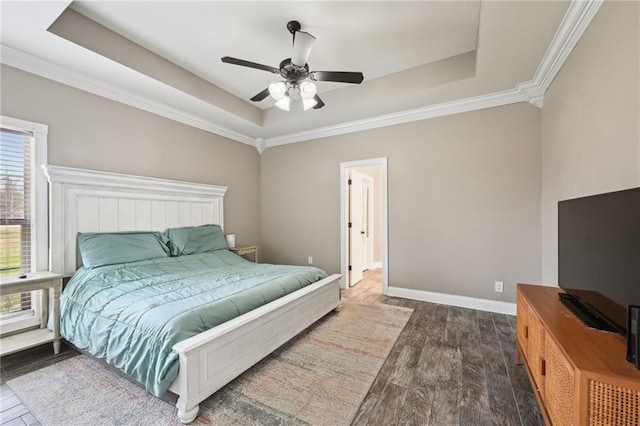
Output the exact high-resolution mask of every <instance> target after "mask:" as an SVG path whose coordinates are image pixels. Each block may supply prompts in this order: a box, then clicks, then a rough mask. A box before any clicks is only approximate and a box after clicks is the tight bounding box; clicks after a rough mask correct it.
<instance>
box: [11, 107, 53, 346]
mask: <svg viewBox="0 0 640 426" xmlns="http://www.w3.org/2000/svg"><path fill="white" fill-rule="evenodd" d="M0 125H1V126H3V127H9V128H14V129H18V130H26V131H29V132H32V133H33V158H34V163H33V176H32V178H33V191H34V198H33V206H32V212H31V220H32V223H33V225H34V228H35V232H32V233H31V272H36V271H46V270H48V269H49V199H48V198H49V196H48V194H49V193H48V183H47V178H46V176H45V174H44V172H43V170H42V166H43V165H46V164H47V158H48V157H47V147H48V143H47V141H48V134H49V126H47V125H45V124H40V123H34V122H31V121H26V120H21V119H18V118H13V117H7V116H5V115H0ZM36 294H39V292H33V293H32V294H31V306H32V308H33V315H28V316H24V315H22V316H16V317H13V318H11V317H9V318H3V319H2V320H0V335H4V334H8V333H13V332H16V331H20V330H23V329H26V328H32V327H36V326H42V324H43V323H45V322H46V311H47V309H46V307H44V306H42V298H40V297H34V296H35V295H36ZM45 325H46V324H45Z"/></svg>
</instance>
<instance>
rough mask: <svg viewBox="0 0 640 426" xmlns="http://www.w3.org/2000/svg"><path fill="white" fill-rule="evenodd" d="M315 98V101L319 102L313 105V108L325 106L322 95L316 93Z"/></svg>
mask: <svg viewBox="0 0 640 426" xmlns="http://www.w3.org/2000/svg"><path fill="white" fill-rule="evenodd" d="M313 99H315V101H316V102H317V104H315V105H314V106H313V109H320V108H322V107H323V106H324V102H322V99H320V96H318V95H315V96H314V97H313Z"/></svg>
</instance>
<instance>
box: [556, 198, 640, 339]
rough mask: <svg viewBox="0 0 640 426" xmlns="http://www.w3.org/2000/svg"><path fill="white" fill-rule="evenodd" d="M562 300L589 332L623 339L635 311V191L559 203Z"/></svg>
mask: <svg viewBox="0 0 640 426" xmlns="http://www.w3.org/2000/svg"><path fill="white" fill-rule="evenodd" d="M558 284H559V285H560V287H561V288H562V289H563V290H564V291H565V292H566V293H567V294H566V295H564V296H563V295H562V294H561V299H562V301H563V303H565V304H566V305H567V306H568V307H569V308H570V309H571V310H572V311H573V312H574V313H575V314H576V315H577V316H578V317H579V318H580V319H581V320H582V321H584V322H585V323H586V324H587V325H588V326H590V327H593V328H597V329H601V330H608V331H613V332H616V333H619V334H622V335H623V336H624V335H626V329H627V306H628V305H640V188H633V189H628V190H624V191H616V192H610V193H606V194H599V195H593V196H590V197H583V198H576V199H572V200H565V201H560V202H559V203H558Z"/></svg>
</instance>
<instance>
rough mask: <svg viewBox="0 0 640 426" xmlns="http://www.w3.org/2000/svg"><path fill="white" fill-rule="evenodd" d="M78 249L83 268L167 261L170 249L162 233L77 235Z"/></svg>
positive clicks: (96, 233) (80, 233) (94, 233)
mask: <svg viewBox="0 0 640 426" xmlns="http://www.w3.org/2000/svg"><path fill="white" fill-rule="evenodd" d="M78 247H79V248H80V256H81V257H82V264H83V265H84V266H85V267H86V268H90V269H92V268H97V267H99V266H105V265H114V264H116V263H130V262H137V261H139V260H148V259H155V258H158V257H167V256H168V253H169V247H168V246H167V238H166V237H165V236H164V234H163V233H162V232H92V233H82V232H79V233H78Z"/></svg>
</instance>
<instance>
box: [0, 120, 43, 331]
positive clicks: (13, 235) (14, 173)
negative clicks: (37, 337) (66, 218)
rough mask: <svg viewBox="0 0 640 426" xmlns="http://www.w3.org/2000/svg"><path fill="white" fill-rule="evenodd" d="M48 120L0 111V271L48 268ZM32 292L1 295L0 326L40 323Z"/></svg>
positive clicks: (6, 328) (11, 327)
mask: <svg viewBox="0 0 640 426" xmlns="http://www.w3.org/2000/svg"><path fill="white" fill-rule="evenodd" d="M46 138H47V126H44V125H41V124H36V123H30V122H26V121H23V120H17V119H13V118H10V117H4V116H1V117H0V277H2V276H11V275H20V274H22V273H29V272H33V271H37V270H47V269H48V259H47V251H48V244H47V241H48V240H47V199H46V197H47V192H46V190H47V188H46V179H45V177H44V175H43V172H42V170H40V165H41V164H44V163H45V162H46V158H47V157H46V148H47V144H46ZM35 294H37V293H36V292H34V293H17V294H11V295H5V296H2V297H0V332H1V333H7V332H11V331H16V330H19V329H21V328H24V327H30V326H35V325H38V324H39V315H38V314H39V313H40V310H41V309H40V308H41V307H40V306H39V303H38V298H35V297H33V296H34V295H35Z"/></svg>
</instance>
